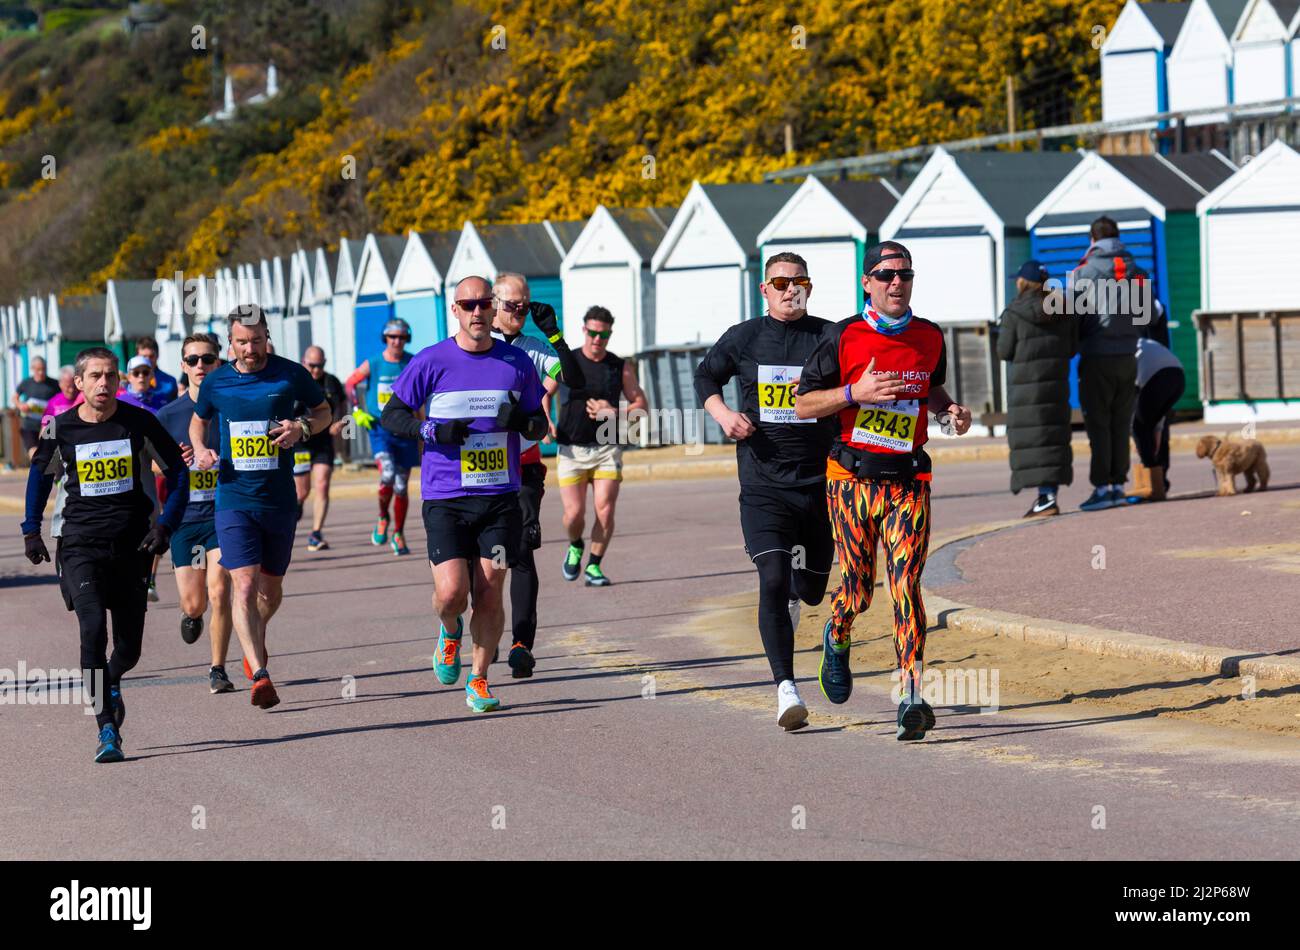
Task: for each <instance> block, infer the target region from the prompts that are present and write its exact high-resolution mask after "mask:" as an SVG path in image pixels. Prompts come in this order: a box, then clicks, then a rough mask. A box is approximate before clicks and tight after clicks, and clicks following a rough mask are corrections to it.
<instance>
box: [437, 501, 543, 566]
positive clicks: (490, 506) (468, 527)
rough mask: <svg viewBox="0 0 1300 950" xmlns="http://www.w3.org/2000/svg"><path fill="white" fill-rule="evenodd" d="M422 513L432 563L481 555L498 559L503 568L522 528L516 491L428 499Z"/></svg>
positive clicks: (514, 548)
mask: <svg viewBox="0 0 1300 950" xmlns="http://www.w3.org/2000/svg"><path fill="white" fill-rule="evenodd" d="M422 513H423V515H424V533H425V535H426V536H427V537H428V541H429V560H430V561H431V562H433V563H434V564H441V563H442V562H443V561H451V560H454V559H456V558H461V559H463V560H466V561H472V560H474V558H476V557H482V558H488V559H489V560H494V559H500V560H501V564H502V566H503V567H504V566H505V565H507V564H509V562H510V559H511V558H512V557H513V556H514V552H515V551H517V550H518V549H519V539H520V536H521V534H522V533H523V528H522V516H521V515H520V512H519V495H518V493H517V492H508V493H506V494H503V495H467V496H465V497H462V498H431V499H428V500H426V501H425V502H424V508H423V510H422Z"/></svg>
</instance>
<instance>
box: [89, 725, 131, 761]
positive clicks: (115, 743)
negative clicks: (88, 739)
mask: <svg viewBox="0 0 1300 950" xmlns="http://www.w3.org/2000/svg"><path fill="white" fill-rule="evenodd" d="M125 758H126V756H125V755H123V754H122V737H121V735H119V734H118V731H117V726H115V725H113V724H112V723H111V722H110V723H105V724H104V727H103V728H102V729H100V730H99V748H98V749H96V750H95V761H96V762H121V761H122V760H123V759H125Z"/></svg>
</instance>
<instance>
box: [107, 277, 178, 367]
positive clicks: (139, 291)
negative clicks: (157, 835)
mask: <svg viewBox="0 0 1300 950" xmlns="http://www.w3.org/2000/svg"><path fill="white" fill-rule="evenodd" d="M165 283H170V282H169V281H162V280H161V279H160V280H158V281H153V280H110V281H109V282H108V288H107V291H106V293H105V295H104V334H103V338H104V341H105V343H107V345H108V346H109V348H110V349H112V350H113V351H114V352H116V353H117V355H118V357H119V358H120V359H121V360H122V369H123V371H125V369H126V364H127V361H128V360H130V358H131V357H132V356H134V355H135V341H136V340H138V339H140V338H141V337H145V336H153V335H154V334H155V333H157V331H158V310H157V309H155V308H159V307H162V306H164V305H165V301H164V299H162V298H159V293H160V291H161V290H162V289H163V288H162V287H161V286H155V285H161V284H165ZM160 357H161V354H160Z"/></svg>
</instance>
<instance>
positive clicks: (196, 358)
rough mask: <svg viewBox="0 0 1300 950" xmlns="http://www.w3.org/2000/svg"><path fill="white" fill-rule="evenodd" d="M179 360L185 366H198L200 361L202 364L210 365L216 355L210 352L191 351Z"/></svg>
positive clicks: (215, 358) (214, 361)
mask: <svg viewBox="0 0 1300 950" xmlns="http://www.w3.org/2000/svg"><path fill="white" fill-rule="evenodd" d="M181 362H182V363H184V364H185V365H186V366H198V365H199V364H200V363H202V364H203V365H204V366H211V365H213V364H214V363H216V362H217V357H215V356H213V355H212V354H211V353H202V354H200V353H191V354H190V355H189V356H186V357H183V358H182V359H181Z"/></svg>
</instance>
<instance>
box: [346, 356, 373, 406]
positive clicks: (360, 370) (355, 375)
mask: <svg viewBox="0 0 1300 950" xmlns="http://www.w3.org/2000/svg"><path fill="white" fill-rule="evenodd" d="M369 378H370V360H364V361H362V363H361V365H360V366H358V367H357V368H356V369H354V370H353V371H352V375H351V376H349V377H348V378H347V380H346V381H345V382H344V383H343V390H344V392H346V393H347V396H348V402H350V403H351V404H352V405H354V406H356V405H360V403H358V402H357V386H359V385H361V384H362V383H364V382H365V381H366V380H368V379H369Z"/></svg>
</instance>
